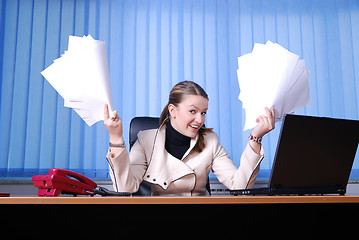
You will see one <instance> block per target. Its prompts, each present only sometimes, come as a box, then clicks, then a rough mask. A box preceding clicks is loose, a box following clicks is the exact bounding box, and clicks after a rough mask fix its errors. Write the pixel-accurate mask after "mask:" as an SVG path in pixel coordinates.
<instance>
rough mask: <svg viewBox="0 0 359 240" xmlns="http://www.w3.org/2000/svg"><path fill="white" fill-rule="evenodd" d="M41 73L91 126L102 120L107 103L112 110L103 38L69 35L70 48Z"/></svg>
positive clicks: (65, 103)
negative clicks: (99, 39) (101, 39)
mask: <svg viewBox="0 0 359 240" xmlns="http://www.w3.org/2000/svg"><path fill="white" fill-rule="evenodd" d="M41 74H42V75H43V76H44V77H45V78H46V80H47V81H48V82H49V83H50V84H51V85H52V86H53V87H54V88H55V90H56V91H57V92H58V93H59V94H60V95H61V96H62V97H63V98H64V100H65V101H64V105H65V107H70V108H73V109H74V110H75V111H76V112H77V113H78V114H79V115H80V117H81V118H82V119H83V120H84V121H85V122H86V123H87V124H88V125H89V126H91V125H93V124H94V123H96V122H97V121H100V120H103V105H104V104H105V103H107V104H108V106H109V111H110V112H112V111H113V104H112V95H111V85H110V78H109V71H108V62H107V51H106V45H105V43H104V42H101V41H98V40H94V39H93V38H92V37H91V36H90V35H89V36H87V37H85V36H84V37H75V36H70V37H69V45H68V51H66V52H65V53H64V54H63V55H62V56H61V57H60V58H59V59H56V60H55V61H54V63H53V64H52V65H50V66H49V67H48V68H46V69H45V70H44V71H42V72H41Z"/></svg>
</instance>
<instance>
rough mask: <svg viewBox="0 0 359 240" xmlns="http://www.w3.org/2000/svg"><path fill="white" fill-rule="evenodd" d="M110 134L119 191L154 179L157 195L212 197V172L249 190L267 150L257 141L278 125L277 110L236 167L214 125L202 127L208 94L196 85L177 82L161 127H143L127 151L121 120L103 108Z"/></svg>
mask: <svg viewBox="0 0 359 240" xmlns="http://www.w3.org/2000/svg"><path fill="white" fill-rule="evenodd" d="M104 109H105V115H104V119H105V126H106V128H107V130H108V132H109V134H110V149H109V152H108V154H107V160H108V163H109V165H110V169H111V171H110V174H111V178H112V181H113V183H114V189H116V190H117V191H126V192H136V191H137V190H138V188H139V185H140V183H141V182H142V181H147V182H149V183H151V184H152V185H151V187H152V192H153V193H154V195H166V196H171V195H183V196H193V195H195V196H198V195H208V192H207V189H206V182H207V176H208V173H209V171H210V170H212V172H213V173H214V174H215V175H216V177H217V178H218V180H219V181H220V182H222V183H223V184H224V185H225V186H226V187H227V188H229V189H243V188H251V187H252V186H253V184H254V182H255V180H256V178H257V175H258V171H259V164H260V162H261V160H262V159H263V157H264V151H263V149H262V147H261V143H260V141H258V139H260V138H262V137H263V135H264V134H266V133H268V132H269V131H271V130H272V129H273V128H274V109H273V108H272V109H271V110H269V109H266V112H267V116H259V117H258V119H257V122H258V125H257V126H256V127H255V128H254V129H253V131H252V134H251V138H250V141H249V143H248V144H247V147H246V149H245V150H244V152H243V154H242V157H241V164H240V166H239V168H237V167H236V166H235V165H234V163H233V162H232V160H231V159H230V158H229V156H228V154H227V152H226V151H225V150H224V148H223V146H222V145H220V144H219V142H218V137H217V135H216V134H215V133H214V132H213V131H212V129H207V128H204V126H203V124H204V122H205V118H206V113H207V110H208V96H207V93H206V92H205V91H204V90H203V89H202V88H201V87H200V86H199V85H198V84H196V83H194V82H191V81H184V82H180V83H178V84H176V85H175V86H174V87H173V88H172V90H171V92H170V96H169V101H168V104H167V105H166V106H165V108H164V109H163V111H162V114H161V118H160V123H161V125H160V127H159V128H158V129H152V130H146V131H142V132H140V133H139V134H138V140H137V142H136V143H135V144H134V146H133V147H132V149H131V152H130V154H128V152H127V150H126V148H125V146H124V143H123V136H122V133H123V130H122V121H121V118H120V117H118V116H117V111H114V112H113V113H112V114H111V117H110V114H109V112H108V108H107V106H105V108H104Z"/></svg>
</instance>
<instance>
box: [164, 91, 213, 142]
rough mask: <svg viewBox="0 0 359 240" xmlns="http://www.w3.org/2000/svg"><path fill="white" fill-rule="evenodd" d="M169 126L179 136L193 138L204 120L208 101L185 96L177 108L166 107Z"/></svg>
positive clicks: (198, 97)
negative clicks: (169, 116) (169, 121)
mask: <svg viewBox="0 0 359 240" xmlns="http://www.w3.org/2000/svg"><path fill="white" fill-rule="evenodd" d="M168 109H169V112H170V115H171V124H172V127H173V128H174V129H176V130H177V131H178V132H180V133H181V134H183V135H185V136H187V137H190V138H195V137H196V136H197V132H198V130H199V129H200V128H201V127H202V125H203V124H204V122H205V119H206V113H207V109H208V99H207V98H204V97H202V96H198V95H186V96H184V98H183V100H182V102H180V103H179V104H178V105H177V107H176V106H174V105H173V104H170V105H169V106H168Z"/></svg>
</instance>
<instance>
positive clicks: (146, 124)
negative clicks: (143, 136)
mask: <svg viewBox="0 0 359 240" xmlns="http://www.w3.org/2000/svg"><path fill="white" fill-rule="evenodd" d="M159 126H160V118H156V117H135V118H133V119H132V120H131V123H130V149H131V148H132V146H133V144H135V142H136V140H137V134H138V132H139V131H143V130H148V129H156V128H158V127H159Z"/></svg>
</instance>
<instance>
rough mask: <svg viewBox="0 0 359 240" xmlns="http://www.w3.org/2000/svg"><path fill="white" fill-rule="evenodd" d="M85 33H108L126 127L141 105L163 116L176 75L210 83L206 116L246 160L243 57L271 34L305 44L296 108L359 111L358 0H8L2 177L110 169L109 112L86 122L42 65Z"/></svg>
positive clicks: (0, 31)
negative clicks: (303, 96) (305, 89)
mask: <svg viewBox="0 0 359 240" xmlns="http://www.w3.org/2000/svg"><path fill="white" fill-rule="evenodd" d="M87 34H91V35H92V36H93V37H94V38H95V39H100V40H103V41H105V42H106V44H107V49H108V57H109V66H110V77H111V84H112V92H113V93H112V94H113V98H114V99H113V100H114V106H115V108H116V109H118V110H119V115H120V116H121V117H122V120H123V122H124V132H125V133H127V132H128V127H129V122H130V120H131V119H132V118H133V117H134V116H140V115H149V116H158V115H159V114H160V112H161V110H162V108H163V107H164V106H165V104H166V102H167V100H168V93H169V91H170V89H171V87H172V86H173V85H174V84H175V83H177V82H179V81H182V80H193V81H195V82H197V83H199V84H200V85H202V86H203V87H204V88H205V90H206V91H207V92H208V94H209V98H210V102H209V111H208V115H207V123H206V124H207V126H208V127H213V128H214V130H215V131H216V132H217V133H218V135H219V137H220V141H221V143H222V144H223V145H224V147H225V148H226V150H227V151H228V153H229V154H230V156H231V157H232V159H233V161H234V162H235V164H236V165H237V166H238V165H239V158H240V155H241V153H242V151H243V149H244V147H245V144H246V142H247V137H248V134H249V131H246V132H243V131H242V129H243V125H244V111H243V110H242V105H241V102H240V101H238V99H237V97H238V94H239V87H238V82H237V76H236V69H237V57H239V56H241V55H243V54H245V53H249V52H250V51H251V50H252V47H253V44H254V42H259V43H265V42H266V41H267V40H271V41H273V42H277V43H279V44H280V45H282V46H284V47H285V48H287V49H289V50H290V51H292V52H294V53H295V54H297V55H300V58H304V59H305V61H306V64H307V66H308V68H309V70H310V71H311V73H310V75H309V83H310V91H311V100H312V102H311V104H310V105H309V106H307V107H306V108H304V109H302V110H300V111H298V112H297V113H298V114H306V115H313V116H329V117H338V118H347V119H358V118H359V115H358V114H359V104H358V101H359V95H358V94H359V1H356V0H352V1H345V0H338V1H334V0H316V1H309V0H292V1H274V0H273V1H271V0H263V1H253V0H246V1H237V0H227V1H225V0H218V1H214V0H208V1H203V0H202V1H197V0H193V1H191V0H182V1H181V0H173V1H168V0H162V1H149V0H147V1H146V0H137V1H133V0H124V1H120V0H118V1H116V0H113V1H106V0H101V1H100V0H97V1H96V0H93V1H91V0H79V1H73V0H62V1H61V0H33V1H32V0H1V4H0V60H1V64H0V77H1V82H0V92H1V98H0V132H1V135H0V176H2V177H8V178H9V177H29V176H32V175H33V174H38V173H45V172H46V171H47V169H49V168H52V167H59V168H67V169H72V170H75V171H78V172H80V173H82V174H85V175H86V176H89V177H95V178H108V166H107V162H106V160H105V155H106V152H107V144H108V134H107V132H106V130H105V128H104V126H103V122H99V123H97V124H96V125H94V126H92V127H88V126H87V125H86V124H85V123H84V122H83V121H82V120H81V119H80V118H79V117H78V116H77V114H76V113H75V112H74V111H73V110H71V109H68V108H65V107H63V99H62V98H61V97H60V96H59V95H58V94H57V93H56V91H55V90H54V89H53V88H52V87H51V85H50V84H49V83H48V82H47V81H45V80H44V79H43V78H42V76H41V74H40V72H41V71H42V70H43V69H45V68H46V67H47V66H49V65H50V64H51V63H52V62H53V60H54V59H56V58H58V57H60V55H61V54H62V53H63V52H64V51H65V50H66V49H67V44H68V36H69V35H77V36H82V35H87ZM279 130H280V124H277V126H276V129H275V130H274V131H273V132H271V133H270V134H268V135H267V136H266V137H265V139H264V140H263V145H264V150H265V152H266V157H265V160H264V161H263V163H262V165H261V169H262V170H261V172H260V179H266V178H267V177H268V174H269V170H270V168H271V164H272V161H273V157H274V151H275V147H276V144H277V139H278V134H279ZM126 137H127V136H126ZM354 168H355V169H356V170H358V171H359V160H358V156H357V158H356V162H355V165H354ZM354 175H355V176H354ZM354 175H353V176H352V178H359V176H358V174H354ZM212 177H213V176H212Z"/></svg>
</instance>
